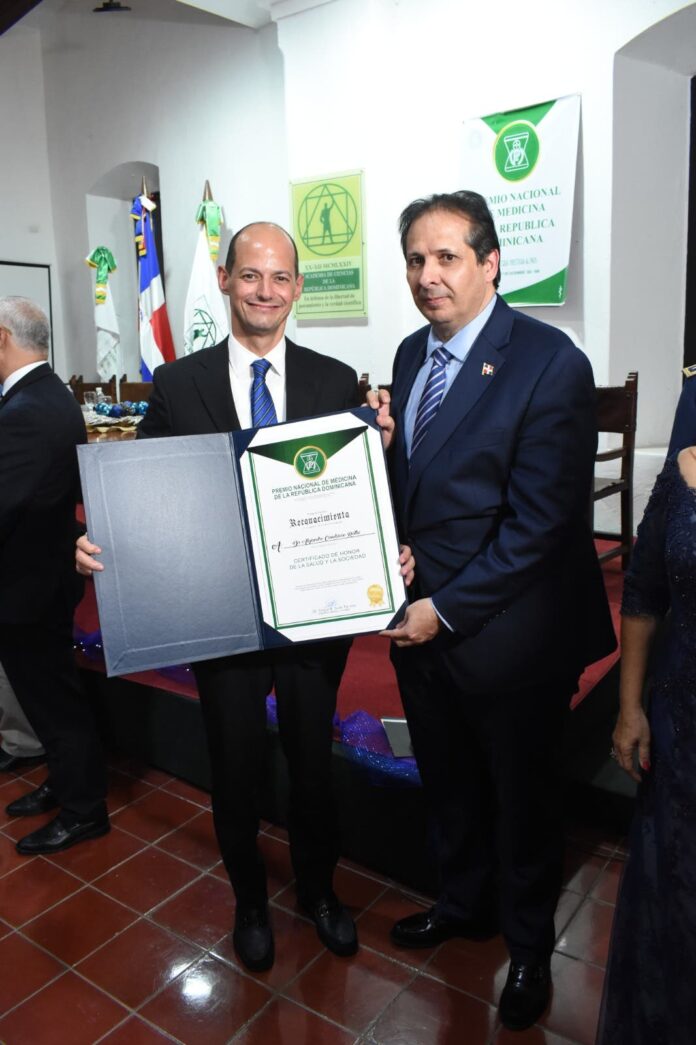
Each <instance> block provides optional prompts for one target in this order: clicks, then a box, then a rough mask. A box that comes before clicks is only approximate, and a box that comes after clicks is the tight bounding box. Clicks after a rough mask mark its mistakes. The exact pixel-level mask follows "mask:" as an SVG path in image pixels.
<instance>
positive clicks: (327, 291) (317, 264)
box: [290, 171, 367, 319]
mask: <svg viewBox="0 0 696 1045" xmlns="http://www.w3.org/2000/svg"><path fill="white" fill-rule="evenodd" d="M290 188H291V192H292V220H293V227H294V230H295V241H296V242H297V251H298V254H299V256H300V272H301V273H302V275H303V276H304V290H303V291H302V297H301V298H300V300H299V301H298V302H297V303H296V305H295V314H296V316H297V318H298V319H343V318H352V317H355V316H366V315H367V288H366V286H365V244H364V242H363V224H362V171H356V172H355V173H353V174H340V175H339V174H337V175H329V176H327V177H326V178H321V179H317V180H314V181H296V182H292V184H291V187H290Z"/></svg>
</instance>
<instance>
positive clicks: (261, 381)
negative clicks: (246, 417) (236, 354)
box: [251, 359, 278, 428]
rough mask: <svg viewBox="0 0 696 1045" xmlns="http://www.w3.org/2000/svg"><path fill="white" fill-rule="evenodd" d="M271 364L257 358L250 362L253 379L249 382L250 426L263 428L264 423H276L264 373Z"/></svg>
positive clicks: (276, 419)
mask: <svg viewBox="0 0 696 1045" xmlns="http://www.w3.org/2000/svg"><path fill="white" fill-rule="evenodd" d="M270 367H271V364H270V363H269V362H268V360H267V359H257V360H256V362H254V363H252V364H251V369H252V370H253V371H254V380H253V381H252V383H251V427H252V428H263V427H264V426H265V425H274V424H277V422H278V418H277V416H276V412H275V406H274V405H273V399H272V398H271V393H270V392H269V391H268V385H267V384H266V374H267V373H268V371H269V370H270Z"/></svg>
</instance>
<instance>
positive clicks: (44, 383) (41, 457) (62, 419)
mask: <svg viewBox="0 0 696 1045" xmlns="http://www.w3.org/2000/svg"><path fill="white" fill-rule="evenodd" d="M86 441H87V434H86V432H85V425H84V420H83V417H82V411H81V410H80V407H79V406H78V404H77V403H76V402H75V398H74V396H73V395H72V394H71V393H70V392H69V391H68V389H67V388H66V387H65V385H64V384H63V382H62V381H61V380H60V378H59V377H57V376H56V375H55V374H54V373H53V371H52V370H51V368H50V367H49V365H48V363H46V364H43V365H42V366H39V367H36V368H35V369H34V370H32V371H30V372H29V373H28V374H27V375H26V376H25V377H23V378H22V379H21V380H20V381H18V382H17V384H16V385H14V386H13V387H12V388H11V389H10V391H9V392H8V393H7V395H6V396H5V397H3V399H2V401H1V402H0V622H5V623H13V624H21V623H24V622H27V623H29V622H32V621H37V620H39V619H41V618H43V617H45V616H46V615H51V616H52V617H53V618H54V619H55V622H58V621H61V622H62V621H65V620H66V619H68V618H69V617H70V615H71V614H72V612H73V609H74V607H75V604H76V601H77V600H78V599H79V595H80V592H81V587H82V582H81V580H80V578H79V577H78V575H77V574H76V572H75V505H76V503H77V500H78V499H79V491H80V485H79V473H78V468H77V454H76V452H75V447H76V446H77V445H78V444H80V443H84V442H86Z"/></svg>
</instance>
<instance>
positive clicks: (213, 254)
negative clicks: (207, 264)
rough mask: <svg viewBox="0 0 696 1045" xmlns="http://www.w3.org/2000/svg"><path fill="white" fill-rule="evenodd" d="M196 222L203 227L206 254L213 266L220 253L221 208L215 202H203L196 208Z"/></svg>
mask: <svg viewBox="0 0 696 1045" xmlns="http://www.w3.org/2000/svg"><path fill="white" fill-rule="evenodd" d="M196 221H197V222H198V224H199V225H200V224H203V225H205V234H206V236H207V237H208V253H209V254H210V260H211V261H212V262H213V264H215V262H216V261H217V259H218V254H219V253H220V226H221V224H222V207H220V205H219V204H218V203H216V202H215V200H203V201H202V202H201V203H200V204H199V206H198V212H197V214H196Z"/></svg>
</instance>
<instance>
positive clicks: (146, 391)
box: [119, 376, 152, 403]
mask: <svg viewBox="0 0 696 1045" xmlns="http://www.w3.org/2000/svg"><path fill="white" fill-rule="evenodd" d="M119 392H120V394H121V402H122V403H123V402H125V401H126V400H127V399H130V401H131V403H141V402H142V401H143V400H145V402H147V400H148V399H149V398H150V395H151V394H152V381H126V380H125V376H124V379H123V381H122V382H121V387H120V389H119Z"/></svg>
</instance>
